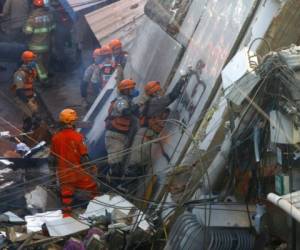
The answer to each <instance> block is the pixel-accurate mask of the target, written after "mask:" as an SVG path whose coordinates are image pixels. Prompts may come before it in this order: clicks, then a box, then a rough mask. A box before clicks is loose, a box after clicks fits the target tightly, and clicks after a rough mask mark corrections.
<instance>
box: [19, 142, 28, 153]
mask: <svg viewBox="0 0 300 250" xmlns="http://www.w3.org/2000/svg"><path fill="white" fill-rule="evenodd" d="M16 151H17V152H21V153H22V154H26V153H27V152H29V151H30V148H29V147H28V146H27V145H26V144H25V143H23V142H20V143H18V144H17V146H16Z"/></svg>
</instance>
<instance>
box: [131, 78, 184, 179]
mask: <svg viewBox="0 0 300 250" xmlns="http://www.w3.org/2000/svg"><path fill="white" fill-rule="evenodd" d="M186 80H187V75H183V76H181V78H180V79H179V81H178V82H177V83H176V85H175V86H174V88H173V89H172V91H171V92H170V93H168V94H166V95H163V93H162V89H161V86H160V83H159V82H157V81H150V82H148V83H147V84H146V85H145V87H144V91H145V95H146V98H145V101H144V103H142V104H141V106H142V108H141V109H142V110H141V116H140V128H139V129H138V131H137V133H136V134H135V136H134V138H133V143H132V145H131V146H132V148H134V150H133V151H131V153H130V154H129V156H128V163H127V164H128V165H127V167H126V176H130V177H134V176H138V175H142V174H144V172H145V168H146V167H147V166H148V165H149V164H151V144H147V143H146V142H147V141H150V140H153V139H155V138H157V137H159V135H160V133H161V131H162V130H163V128H164V125H165V120H166V119H167V118H168V115H169V112H170V111H169V109H168V106H169V105H170V104H171V103H172V102H174V101H175V100H176V99H177V98H178V97H179V96H180V94H181V93H182V88H183V86H184V85H185V82H186ZM144 143H146V144H145V145H143V146H142V147H141V145H142V144H144Z"/></svg>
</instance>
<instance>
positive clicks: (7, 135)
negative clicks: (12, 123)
mask: <svg viewBox="0 0 300 250" xmlns="http://www.w3.org/2000/svg"><path fill="white" fill-rule="evenodd" d="M0 137H2V138H10V137H11V135H10V132H9V131H3V132H0Z"/></svg>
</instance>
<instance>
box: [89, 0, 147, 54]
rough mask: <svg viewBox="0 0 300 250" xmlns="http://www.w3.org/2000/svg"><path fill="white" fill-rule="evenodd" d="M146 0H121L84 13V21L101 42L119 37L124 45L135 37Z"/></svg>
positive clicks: (126, 45)
mask: <svg viewBox="0 0 300 250" xmlns="http://www.w3.org/2000/svg"><path fill="white" fill-rule="evenodd" d="M145 3H146V0H121V1H118V2H116V3H113V4H111V5H109V6H106V7H104V8H101V9H99V10H96V11H94V12H91V13H89V14H87V15H85V18H86V21H87V23H88V24H89V26H90V28H91V30H92V31H93V32H94V34H95V36H96V38H97V39H98V40H99V42H100V43H101V44H105V43H107V42H108V41H109V40H111V39H113V38H118V39H121V40H122V42H123V44H124V47H127V48H128V46H129V44H130V43H131V41H132V40H133V39H134V37H135V32H136V27H137V26H138V25H139V24H140V23H141V22H142V19H143V18H142V17H143V15H144V6H145Z"/></svg>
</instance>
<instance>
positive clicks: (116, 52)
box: [109, 39, 128, 82]
mask: <svg viewBox="0 0 300 250" xmlns="http://www.w3.org/2000/svg"><path fill="white" fill-rule="evenodd" d="M109 47H110V48H111V49H112V53H113V59H114V63H115V65H116V69H117V70H118V74H117V76H116V80H117V82H120V81H122V80H123V79H124V73H123V71H124V68H125V65H126V62H127V56H128V53H127V52H125V51H124V50H123V46H122V42H121V41H120V40H119V39H113V40H111V41H110V43H109Z"/></svg>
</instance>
